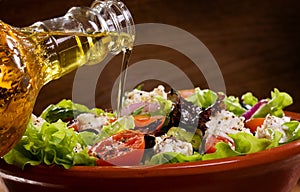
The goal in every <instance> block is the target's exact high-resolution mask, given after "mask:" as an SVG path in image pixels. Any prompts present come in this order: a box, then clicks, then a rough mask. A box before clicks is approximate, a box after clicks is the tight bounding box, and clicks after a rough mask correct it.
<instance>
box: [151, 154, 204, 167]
mask: <svg viewBox="0 0 300 192" xmlns="http://www.w3.org/2000/svg"><path fill="white" fill-rule="evenodd" d="M201 159H202V155H200V154H199V153H196V152H195V153H194V154H193V155H190V156H186V155H184V154H181V153H176V152H165V153H158V154H156V155H154V156H153V157H152V158H151V160H150V161H149V162H147V165H157V164H167V163H183V162H193V161H200V160H201Z"/></svg>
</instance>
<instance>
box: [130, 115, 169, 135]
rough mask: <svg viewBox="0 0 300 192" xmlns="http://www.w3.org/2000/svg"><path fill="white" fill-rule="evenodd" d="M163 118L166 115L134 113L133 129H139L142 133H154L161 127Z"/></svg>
mask: <svg viewBox="0 0 300 192" xmlns="http://www.w3.org/2000/svg"><path fill="white" fill-rule="evenodd" d="M165 120H166V117H165V116H161V115H157V116H148V115H136V116H134V124H135V129H136V130H139V131H141V132H142V133H144V134H147V133H154V132H157V131H159V130H160V129H161V128H162V127H163V125H164V123H165Z"/></svg>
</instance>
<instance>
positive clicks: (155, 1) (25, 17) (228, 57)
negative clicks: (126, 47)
mask: <svg viewBox="0 0 300 192" xmlns="http://www.w3.org/2000/svg"><path fill="white" fill-rule="evenodd" d="M91 2H92V1H91V0H85V1H84V0H63V1H61V0H51V1H40V0H0V19H1V20H3V21H4V22H6V23H9V24H11V25H14V26H18V27H21V26H28V25H30V24H32V23H33V22H35V21H38V20H45V19H48V18H51V17H57V16H60V15H63V14H65V12H66V11H67V10H68V9H69V8H70V7H71V6H78V5H86V6H89V5H90V4H91ZM124 2H125V3H126V5H127V7H128V8H129V9H130V11H131V12H132V15H133V17H134V20H135V22H136V23H147V22H152V23H165V24H170V25H174V26H177V27H179V28H182V29H184V30H186V31H188V32H190V33H192V34H193V35H195V36H196V37H198V38H199V39H200V40H201V41H202V42H203V43H204V44H205V45H206V46H207V47H208V49H209V50H210V51H211V52H212V54H213V55H214V57H215V59H216V61H217V62H218V64H219V66H220V69H221V71H222V74H223V76H224V79H225V83H226V90H227V93H228V94H232V95H241V94H243V93H245V92H246V91H249V90H251V91H252V92H253V93H254V94H255V95H256V96H258V97H269V95H270V91H271V90H273V88H275V87H277V88H279V89H280V90H283V91H286V92H288V93H290V94H291V95H292V96H293V98H294V104H293V106H291V107H289V108H288V110H291V111H298V112H300V91H299V90H298V88H299V85H300V70H299V67H298V65H299V63H300V58H299V56H298V55H299V48H300V11H299V8H300V3H298V2H299V1H297V0H288V1H286V0H264V1H261V0H249V1H240V0H227V1H223V0H215V1H210V0H189V1H182V0H124ZM147 58H158V59H164V60H167V61H170V62H172V63H174V64H176V65H177V66H179V67H180V68H181V69H182V70H184V71H185V72H186V73H187V74H188V76H189V77H190V78H191V80H192V81H193V83H194V84H195V86H200V87H203V88H205V87H206V86H207V83H206V82H205V79H203V75H202V74H201V72H200V71H197V70H195V68H194V67H193V66H192V63H189V61H188V60H186V59H185V58H184V57H183V56H182V55H181V54H178V53H176V52H175V51H174V50H169V49H164V48H160V47H153V46H144V47H138V48H136V49H134V54H133V56H132V60H131V63H134V62H136V61H139V60H142V59H147ZM119 59H120V58H118V57H117V58H115V59H114V60H113V61H112V62H111V63H112V64H110V65H108V66H107V67H106V68H105V72H106V73H104V75H101V76H100V78H99V81H101V82H102V83H101V86H100V84H99V86H97V91H96V98H95V100H96V103H97V106H99V107H109V104H108V103H109V102H108V100H109V99H110V91H111V89H112V86H113V83H114V81H115V78H116V77H117V76H118V73H119V63H120V60H119ZM73 78H74V73H71V74H69V75H67V76H65V77H63V78H61V79H60V80H56V81H53V82H51V83H49V84H47V85H46V86H45V87H44V88H43V89H42V90H41V92H40V95H39V97H38V99H37V103H36V107H35V110H34V112H35V113H40V112H41V110H42V109H43V108H44V107H46V106H47V105H48V104H50V103H56V102H58V101H59V100H60V99H62V98H71V96H72V82H73ZM199 82H200V83H199ZM155 83H157V82H155ZM103 85H104V86H103ZM152 85H153V84H149V86H148V87H151V86H152ZM146 88H147V86H146Z"/></svg>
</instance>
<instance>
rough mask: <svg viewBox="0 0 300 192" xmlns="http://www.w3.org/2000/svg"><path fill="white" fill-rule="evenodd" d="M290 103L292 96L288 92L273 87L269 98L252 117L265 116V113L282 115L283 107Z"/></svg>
mask: <svg viewBox="0 0 300 192" xmlns="http://www.w3.org/2000/svg"><path fill="white" fill-rule="evenodd" d="M292 103H293V98H292V97H291V96H290V95H289V94H288V93H286V92H280V91H279V90H278V89H276V88H275V89H274V91H272V92H271V99H269V101H268V103H267V104H265V105H263V106H262V107H260V108H259V109H258V110H257V111H256V112H255V113H254V114H253V118H258V117H265V116H266V115H267V114H271V115H274V116H276V117H283V116H284V112H283V109H284V108H285V107H288V106H290V105H291V104H292Z"/></svg>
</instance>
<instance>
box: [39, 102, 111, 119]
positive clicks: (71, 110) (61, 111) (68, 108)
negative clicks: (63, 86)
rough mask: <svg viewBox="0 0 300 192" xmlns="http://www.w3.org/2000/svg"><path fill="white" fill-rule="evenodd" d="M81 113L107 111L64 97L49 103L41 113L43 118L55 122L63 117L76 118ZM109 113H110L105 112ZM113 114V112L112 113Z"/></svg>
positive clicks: (97, 113) (98, 113) (101, 112)
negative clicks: (57, 101) (56, 101)
mask: <svg viewBox="0 0 300 192" xmlns="http://www.w3.org/2000/svg"><path fill="white" fill-rule="evenodd" d="M81 113H94V114H96V115H100V114H103V113H105V112H104V111H103V110H102V109H99V108H93V109H89V108H88V107H86V106H84V105H81V104H78V103H74V102H72V101H71V100H67V99H63V100H61V101H60V102H59V103H57V104H51V105H49V106H48V107H47V108H46V109H45V110H44V111H43V112H42V114H41V115H40V117H41V118H43V119H45V120H46V121H48V122H49V123H53V122H56V121H58V120H59V119H61V120H62V121H67V120H71V119H73V118H75V117H76V116H78V115H79V114H81ZM105 114H106V115H109V113H105ZM111 115H113V114H111Z"/></svg>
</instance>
